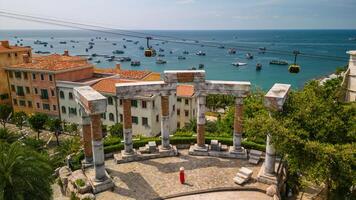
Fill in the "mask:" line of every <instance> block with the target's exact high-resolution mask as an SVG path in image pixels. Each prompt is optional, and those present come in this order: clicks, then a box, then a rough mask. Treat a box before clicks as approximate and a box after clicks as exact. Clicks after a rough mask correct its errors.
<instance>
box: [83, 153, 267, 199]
mask: <svg viewBox="0 0 356 200" xmlns="http://www.w3.org/2000/svg"><path fill="white" fill-rule="evenodd" d="M180 153H181V155H180V156H178V157H169V158H158V159H152V160H146V161H140V162H131V163H125V164H115V162H114V160H112V159H111V160H107V161H106V162H105V165H106V169H107V171H108V172H109V174H110V176H112V177H113V180H114V183H115V189H114V191H106V192H103V193H100V194H97V200H104V199H110V200H119V199H154V198H158V197H166V196H169V195H175V194H179V193H185V192H192V191H199V190H206V189H213V188H220V187H236V188H239V187H242V188H243V187H254V188H259V189H263V190H265V189H266V188H267V187H268V186H267V185H265V184H261V183H258V182H256V181H255V178H256V176H257V173H258V171H259V169H260V167H261V164H260V165H251V164H249V163H248V161H247V160H238V159H222V158H216V157H206V156H204V157H200V156H189V155H188V150H180ZM242 166H244V167H248V168H250V169H251V170H253V175H252V180H251V181H250V182H248V183H247V184H245V185H244V186H238V185H236V184H235V183H234V181H233V177H235V175H236V173H237V171H238V169H239V168H240V167H242ZM180 167H184V168H185V173H186V184H184V185H182V184H180V183H179V177H178V175H179V168H180ZM88 170H92V169H88ZM88 173H92V172H89V171H88ZM238 193H239V192H236V194H238ZM255 193H256V192H255ZM257 193H258V192H257ZM221 194H223V193H221ZM246 194H247V193H246ZM252 194H254V193H253V192H251V195H252ZM261 195H262V196H266V197H267V195H265V194H263V193H261ZM251 198H253V196H251Z"/></svg>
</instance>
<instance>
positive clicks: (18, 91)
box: [16, 86, 25, 96]
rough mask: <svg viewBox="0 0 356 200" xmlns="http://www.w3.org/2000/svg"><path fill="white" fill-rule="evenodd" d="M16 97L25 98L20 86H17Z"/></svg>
mask: <svg viewBox="0 0 356 200" xmlns="http://www.w3.org/2000/svg"><path fill="white" fill-rule="evenodd" d="M16 94H17V95H18V96H25V92H24V90H23V87H22V86H17V93H16Z"/></svg>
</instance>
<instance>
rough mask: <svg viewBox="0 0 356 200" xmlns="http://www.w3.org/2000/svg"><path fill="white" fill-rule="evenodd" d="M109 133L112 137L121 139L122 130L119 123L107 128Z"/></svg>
mask: <svg viewBox="0 0 356 200" xmlns="http://www.w3.org/2000/svg"><path fill="white" fill-rule="evenodd" d="M109 133H110V135H112V136H118V137H120V138H122V137H123V134H124V130H123V126H122V124H121V123H116V124H114V125H112V126H110V127H109Z"/></svg>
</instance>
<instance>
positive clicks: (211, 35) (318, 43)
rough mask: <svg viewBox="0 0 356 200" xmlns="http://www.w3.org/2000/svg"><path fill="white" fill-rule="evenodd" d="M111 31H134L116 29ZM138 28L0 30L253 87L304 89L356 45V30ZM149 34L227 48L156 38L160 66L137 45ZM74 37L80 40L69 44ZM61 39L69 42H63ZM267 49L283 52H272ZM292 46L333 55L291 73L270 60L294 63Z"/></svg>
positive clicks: (26, 40)
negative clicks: (119, 52)
mask: <svg viewBox="0 0 356 200" xmlns="http://www.w3.org/2000/svg"><path fill="white" fill-rule="evenodd" d="M110 32H116V33H124V34H131V33H127V32H122V31H118V30H117V31H110ZM137 32H142V33H143V34H134V35H139V36H141V37H143V38H136V37H129V36H122V35H117V34H110V33H103V32H93V31H84V30H0V39H1V40H9V41H10V42H11V44H16V43H17V40H19V42H18V43H17V44H20V43H22V44H23V45H24V46H27V45H28V46H31V47H32V48H33V52H35V51H49V52H51V53H63V51H64V50H69V53H70V54H71V55H92V54H94V53H95V54H100V55H108V56H112V55H113V54H112V51H114V50H123V51H125V53H124V54H122V55H116V56H128V57H131V59H132V60H137V61H140V62H141V66H139V67H132V66H130V62H122V63H121V67H122V68H123V69H135V70H152V71H156V72H163V71H164V70H173V69H174V70H177V69H191V68H192V67H195V68H197V69H198V66H199V64H203V65H204V69H205V70H206V75H207V79H211V80H232V81H250V82H251V83H252V84H253V87H259V88H262V89H265V90H266V89H268V88H270V87H271V86H272V85H273V84H274V83H289V84H292V86H293V87H294V88H300V87H302V86H303V85H304V84H305V83H306V82H307V81H308V80H311V79H314V78H320V77H322V76H325V75H328V74H331V73H333V72H334V71H335V69H336V68H337V67H340V66H345V65H346V64H347V63H348V57H349V55H347V54H346V51H348V50H352V49H354V50H355V49H356V41H352V40H349V38H352V37H356V30H216V31H214V30H194V31H193V30H180V31H177V30H174V31H173V30H171V31H163V30H160V31H158V30H155V31H152V30H140V31H137ZM150 34H152V35H161V36H169V37H179V38H186V39H191V40H198V41H203V43H209V42H210V43H219V44H222V45H224V46H225V48H224V49H221V48H217V47H208V46H207V45H205V46H201V43H195V42H189V43H193V44H194V45H193V44H180V43H174V42H166V43H164V44H162V41H157V40H155V39H163V40H174V41H177V40H176V39H172V38H163V37H159V36H157V37H153V40H152V41H150V45H151V46H152V47H153V48H155V49H156V50H157V53H158V54H164V55H165V57H162V58H161V59H163V60H166V61H167V64H156V59H157V57H151V58H147V57H144V51H143V50H140V49H139V47H140V46H144V47H145V48H146V40H145V37H146V36H149V35H150ZM15 36H17V38H15ZM98 37H101V39H99V38H98ZM97 38H98V39H97ZM105 38H106V40H105ZM21 39H22V41H21ZM91 39H94V41H93V42H94V43H95V45H93V48H92V49H90V50H89V52H86V51H85V49H86V48H88V47H89V45H88V42H90V41H91ZM127 39H129V40H133V42H135V41H139V43H138V44H134V43H133V42H127V41H126V40H127ZM36 40H41V41H44V42H48V45H47V47H44V46H43V45H36V44H34V41H36ZM70 40H74V41H78V42H79V43H71V42H70ZM60 41H66V42H67V43H66V44H60V43H59V42H60ZM180 42H182V41H180ZM186 42H188V41H186ZM112 43H116V44H117V45H113V44H112ZM50 45H53V48H50ZM123 45H126V47H127V48H126V49H124V48H123ZM73 46H74V47H73ZM232 46H234V47H235V48H236V50H237V53H236V54H232V55H231V54H228V53H227V51H228V48H229V47H232ZM244 47H246V48H247V49H246V48H244ZM259 47H266V49H267V53H264V54H262V53H259V52H258V48H259ZM159 48H162V49H164V52H158V49H159ZM199 50H201V51H203V52H205V53H206V56H197V55H195V53H196V52H197V51H199ZM269 50H271V51H280V52H282V53H281V54H277V53H268V51H269ZM293 50H299V51H300V52H302V53H305V54H307V55H316V54H318V55H325V56H327V58H328V57H330V59H325V58H324V57H323V58H314V57H307V56H302V55H301V56H298V59H297V63H298V64H299V65H300V66H301V71H300V72H299V73H298V74H291V73H289V72H288V65H286V66H278V65H270V64H269V62H270V61H271V60H285V61H288V62H289V63H293V60H294V56H293V55H292V52H293ZM170 51H172V53H170ZM183 51H188V52H189V54H188V55H183ZM248 52H250V53H252V54H253V55H254V59H252V60H247V59H246V58H245V54H246V53H248ZM286 54H287V55H286ZM178 56H185V57H186V59H185V60H178ZM333 56H339V57H344V59H342V60H340V61H339V60H331V58H332V57H333ZM97 60H100V63H94V62H95V61H97ZM107 60H108V59H107V58H104V57H93V60H92V61H91V62H93V64H95V65H97V66H98V67H101V68H112V67H114V66H115V64H116V63H117V62H115V61H114V62H110V61H107ZM233 62H244V63H247V65H245V66H239V67H236V66H232V65H231V63H233ZM257 63H261V64H262V70H261V71H256V64H257Z"/></svg>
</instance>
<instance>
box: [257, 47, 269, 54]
mask: <svg viewBox="0 0 356 200" xmlns="http://www.w3.org/2000/svg"><path fill="white" fill-rule="evenodd" d="M258 49H259V50H260V52H259V53H266V50H267V48H266V47H260V48H258Z"/></svg>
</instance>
